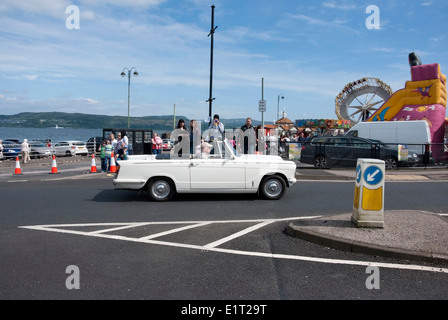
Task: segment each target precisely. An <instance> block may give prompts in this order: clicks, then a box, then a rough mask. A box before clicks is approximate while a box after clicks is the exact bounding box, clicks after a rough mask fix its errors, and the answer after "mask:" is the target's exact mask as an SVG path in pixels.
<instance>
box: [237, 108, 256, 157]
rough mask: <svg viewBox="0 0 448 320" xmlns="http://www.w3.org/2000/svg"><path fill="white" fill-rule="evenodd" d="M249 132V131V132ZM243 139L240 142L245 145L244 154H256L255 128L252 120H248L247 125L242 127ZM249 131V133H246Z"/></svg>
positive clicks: (248, 118)
mask: <svg viewBox="0 0 448 320" xmlns="http://www.w3.org/2000/svg"><path fill="white" fill-rule="evenodd" d="M247 130H249V131H247ZM241 131H242V132H240V134H241V137H240V139H238V140H239V142H240V143H241V144H243V152H244V154H254V153H255V143H256V141H255V140H256V139H255V128H254V127H253V126H252V118H250V117H247V118H246V124H245V125H243V126H242V127H241ZM246 131H247V132H246Z"/></svg>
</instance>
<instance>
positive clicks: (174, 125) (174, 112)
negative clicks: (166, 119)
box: [173, 104, 176, 130]
mask: <svg viewBox="0 0 448 320" xmlns="http://www.w3.org/2000/svg"><path fill="white" fill-rule="evenodd" d="M174 129H176V104H174V109H173V130H174Z"/></svg>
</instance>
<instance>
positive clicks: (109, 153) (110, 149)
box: [105, 139, 114, 172]
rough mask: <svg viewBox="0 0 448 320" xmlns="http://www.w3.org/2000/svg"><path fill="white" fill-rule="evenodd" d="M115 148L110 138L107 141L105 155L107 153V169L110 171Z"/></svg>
mask: <svg viewBox="0 0 448 320" xmlns="http://www.w3.org/2000/svg"><path fill="white" fill-rule="evenodd" d="M113 151H114V148H113V147H112V143H111V142H110V140H109V139H108V140H107V142H106V148H105V155H106V171H107V172H109V171H110V158H111V157H112V152H113Z"/></svg>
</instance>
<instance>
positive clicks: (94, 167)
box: [90, 154, 97, 173]
mask: <svg viewBox="0 0 448 320" xmlns="http://www.w3.org/2000/svg"><path fill="white" fill-rule="evenodd" d="M96 172H97V171H96V162H95V154H92V162H91V165H90V173H96Z"/></svg>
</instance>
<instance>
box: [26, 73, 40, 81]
mask: <svg viewBox="0 0 448 320" xmlns="http://www.w3.org/2000/svg"><path fill="white" fill-rule="evenodd" d="M23 77H24V78H25V79H27V80H30V81H33V80H36V79H37V77H38V75H37V74H25V75H23Z"/></svg>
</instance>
